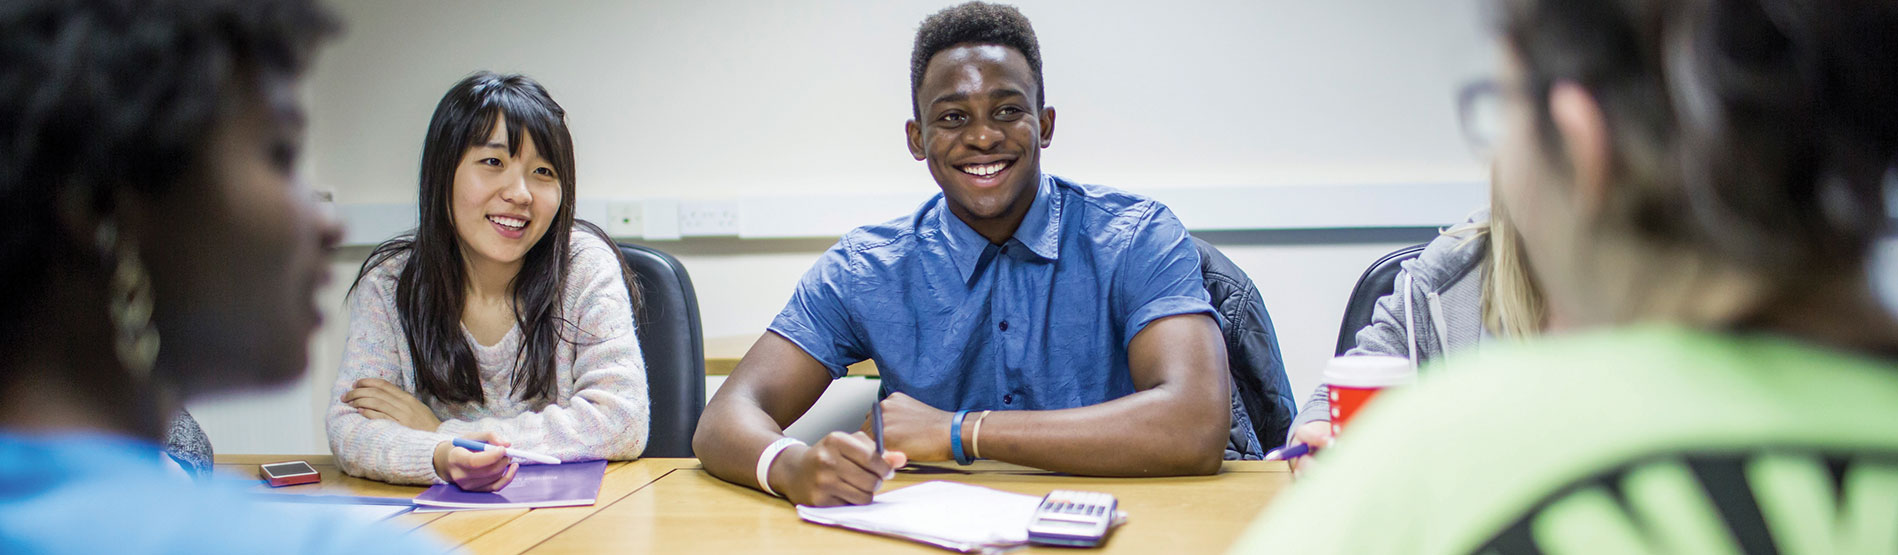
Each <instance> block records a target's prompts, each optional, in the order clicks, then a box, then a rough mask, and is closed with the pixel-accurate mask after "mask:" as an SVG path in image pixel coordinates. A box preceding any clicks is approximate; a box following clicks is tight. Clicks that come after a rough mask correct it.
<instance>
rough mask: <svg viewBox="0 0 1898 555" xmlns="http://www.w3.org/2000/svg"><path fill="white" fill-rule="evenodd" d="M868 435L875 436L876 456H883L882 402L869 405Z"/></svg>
mask: <svg viewBox="0 0 1898 555" xmlns="http://www.w3.org/2000/svg"><path fill="white" fill-rule="evenodd" d="M870 433H872V434H876V440H877V454H878V455H882V454H883V402H882V401H876V402H873V403H870Z"/></svg>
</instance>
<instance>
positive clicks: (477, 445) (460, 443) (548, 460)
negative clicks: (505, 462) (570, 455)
mask: <svg viewBox="0 0 1898 555" xmlns="http://www.w3.org/2000/svg"><path fill="white" fill-rule="evenodd" d="M454 443H455V446H456V447H460V448H462V449H467V450H469V451H486V450H488V448H489V447H494V446H493V445H488V444H486V443H482V442H479V441H475V440H472V439H465V438H459V437H458V438H455V442H454ZM503 449H506V450H507V454H508V456H510V457H520V458H523V459H527V460H530V461H534V462H537V463H540V464H560V459H556V458H553V457H549V456H547V455H542V454H540V453H535V452H533V451H523V450H520V449H515V448H513V447H504V448H503Z"/></svg>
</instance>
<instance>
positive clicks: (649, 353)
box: [619, 243, 705, 457]
mask: <svg viewBox="0 0 1898 555" xmlns="http://www.w3.org/2000/svg"><path fill="white" fill-rule="evenodd" d="M619 252H620V257H622V258H625V259H626V265H627V266H630V267H632V269H633V274H634V275H635V276H638V278H639V279H638V280H637V281H638V284H639V292H640V298H641V305H640V306H638V307H636V308H635V310H634V311H633V318H634V319H635V320H636V321H637V322H638V330H639V331H638V334H639V348H640V350H641V351H644V352H645V354H646V392H647V395H648V396H649V397H650V398H651V400H652V405H651V406H652V428H651V432H650V435H648V436H647V440H646V452H645V453H643V454H641V456H642V457H692V456H693V454H692V433H693V432H694V431H695V430H696V429H697V428H698V426H699V413H700V412H702V411H703V410H704V409H705V340H704V338H703V337H702V336H701V335H700V331H699V296H698V293H696V292H694V291H693V290H692V276H691V275H689V274H687V273H686V272H685V265H683V264H680V263H679V259H677V258H673V257H672V255H669V254H666V253H664V252H660V251H659V250H657V249H653V248H650V247H644V246H640V245H633V244H628V243H620V244H619Z"/></svg>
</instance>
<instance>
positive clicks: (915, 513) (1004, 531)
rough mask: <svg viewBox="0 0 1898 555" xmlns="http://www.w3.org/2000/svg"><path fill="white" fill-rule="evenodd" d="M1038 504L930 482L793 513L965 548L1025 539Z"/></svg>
mask: <svg viewBox="0 0 1898 555" xmlns="http://www.w3.org/2000/svg"><path fill="white" fill-rule="evenodd" d="M1040 504H1041V498H1039V497H1035V496H1032V495H1022V494H1019V493H1009V492H1005V491H999V490H993V489H989V488H985V487H981V486H971V485H968V484H961V483H956V482H943V481H934V482H923V483H921V484H917V485H914V486H910V487H906V488H902V489H898V490H893V491H890V492H887V493H879V494H877V496H876V500H875V501H873V502H871V503H870V504H869V505H846V506H841V507H808V506H804V505H799V506H798V507H797V516H798V517H800V518H803V519H804V520H807V521H810V522H815V523H818V524H823V525H827V526H841V527H844V528H850V529H853V530H861V531H864V532H870V533H872V534H882V535H886V536H894V537H898V538H904V539H909V540H914V541H919V542H923V543H927V544H930V545H934V546H937V547H943V548H948V549H953V550H956V551H963V552H970V551H982V550H986V549H993V548H1005V547H1013V546H1018V545H1022V544H1026V543H1028V521H1029V520H1030V519H1032V518H1034V515H1035V507H1037V506H1039V505H1040Z"/></svg>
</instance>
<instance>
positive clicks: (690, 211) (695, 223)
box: [679, 200, 738, 237]
mask: <svg viewBox="0 0 1898 555" xmlns="http://www.w3.org/2000/svg"><path fill="white" fill-rule="evenodd" d="M679 235H682V236H686V237H737V236H738V202H737V201H730V200H702V201H685V202H680V203H679Z"/></svg>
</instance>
